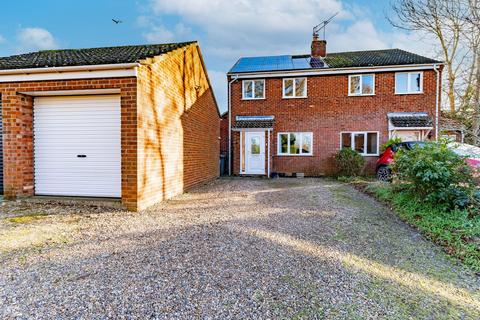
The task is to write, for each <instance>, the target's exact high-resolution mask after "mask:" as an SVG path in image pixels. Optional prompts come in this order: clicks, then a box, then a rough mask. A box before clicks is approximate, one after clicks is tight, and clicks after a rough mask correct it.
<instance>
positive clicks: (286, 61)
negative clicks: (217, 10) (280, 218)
mask: <svg viewBox="0 0 480 320" xmlns="http://www.w3.org/2000/svg"><path fill="white" fill-rule="evenodd" d="M326 44H327V43H326V41H325V40H319V39H318V37H314V39H313V41H312V44H311V53H310V54H307V55H281V56H266V57H244V58H240V59H239V60H238V61H237V62H236V63H235V65H234V66H233V67H232V68H231V70H230V71H229V72H228V74H227V77H228V82H229V114H228V117H229V139H228V140H229V141H230V142H229V146H230V154H231V157H230V161H229V169H230V173H231V174H234V175H270V173H272V172H275V173H279V174H295V173H303V174H305V175H309V176H317V175H324V174H332V173H334V171H335V166H334V155H335V154H336V153H337V152H338V150H340V149H341V148H352V149H354V150H356V151H358V152H359V153H360V154H361V155H362V156H364V157H365V158H366V160H367V163H368V165H369V166H368V168H369V169H370V170H372V168H373V164H374V163H375V161H376V159H377V157H378V156H379V153H380V146H381V144H383V143H385V142H386V141H387V140H388V139H389V138H392V137H400V138H401V139H402V140H403V141H412V140H426V139H435V138H436V137H437V136H438V130H437V128H438V118H439V103H440V85H441V70H442V63H441V62H440V61H436V60H433V59H430V58H427V57H423V56H420V55H417V54H414V53H410V52H406V51H403V50H400V49H389V50H373V51H355V52H338V53H329V52H327V48H326Z"/></svg>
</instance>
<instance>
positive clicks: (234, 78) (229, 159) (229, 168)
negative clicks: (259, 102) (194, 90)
mask: <svg viewBox="0 0 480 320" xmlns="http://www.w3.org/2000/svg"><path fill="white" fill-rule="evenodd" d="M232 78H233V79H232V80H231V81H230V82H228V175H229V176H231V175H232V83H234V82H235V81H237V79H238V75H234V76H233V77H232Z"/></svg>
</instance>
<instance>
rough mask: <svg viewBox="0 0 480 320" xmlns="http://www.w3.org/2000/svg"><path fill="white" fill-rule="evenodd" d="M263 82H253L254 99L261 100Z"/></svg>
mask: <svg viewBox="0 0 480 320" xmlns="http://www.w3.org/2000/svg"><path fill="white" fill-rule="evenodd" d="M263 85H264V82H263V80H262V81H255V98H257V99H258V98H263V87H264V86H263Z"/></svg>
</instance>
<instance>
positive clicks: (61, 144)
mask: <svg viewBox="0 0 480 320" xmlns="http://www.w3.org/2000/svg"><path fill="white" fill-rule="evenodd" d="M33 115H34V125H33V126H34V150H35V194H37V195H60V196H85V197H117V198H118V197H120V196H121V142H120V126H121V121H120V97H119V96H118V95H104V96H78V97H77V96H75V97H72V96H70V97H66V96H63V97H37V98H35V102H34V108H33Z"/></svg>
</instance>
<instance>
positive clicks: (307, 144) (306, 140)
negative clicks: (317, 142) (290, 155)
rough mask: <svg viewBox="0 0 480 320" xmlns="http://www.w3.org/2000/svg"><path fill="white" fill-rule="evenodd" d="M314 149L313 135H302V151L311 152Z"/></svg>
mask: <svg viewBox="0 0 480 320" xmlns="http://www.w3.org/2000/svg"><path fill="white" fill-rule="evenodd" d="M311 150H312V137H311V136H310V135H309V134H303V135H302V153H310V152H311Z"/></svg>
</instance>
